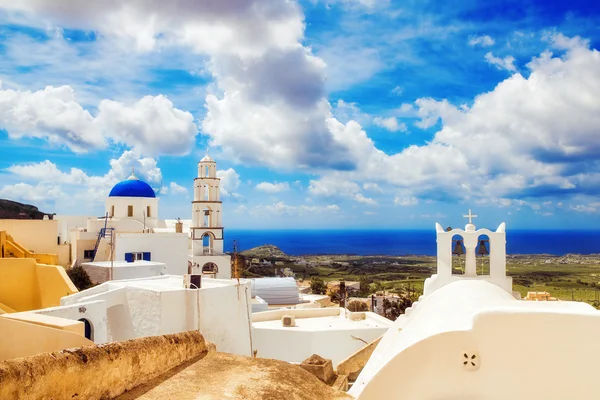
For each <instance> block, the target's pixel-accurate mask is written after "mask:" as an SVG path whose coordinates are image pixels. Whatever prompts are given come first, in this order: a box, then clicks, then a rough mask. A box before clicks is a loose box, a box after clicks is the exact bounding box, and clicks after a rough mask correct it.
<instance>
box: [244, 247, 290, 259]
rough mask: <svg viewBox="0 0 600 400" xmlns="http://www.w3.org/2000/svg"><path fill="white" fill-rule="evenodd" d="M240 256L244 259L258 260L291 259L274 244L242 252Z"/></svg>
mask: <svg viewBox="0 0 600 400" xmlns="http://www.w3.org/2000/svg"><path fill="white" fill-rule="evenodd" d="M240 254H241V255H243V256H244V257H256V258H289V256H288V255H287V254H285V253H284V252H283V251H281V249H280V248H279V247H277V246H274V245H272V244H265V245H263V246H258V247H254V248H252V249H249V250H245V251H242V252H241V253H240Z"/></svg>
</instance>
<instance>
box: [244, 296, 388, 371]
mask: <svg viewBox="0 0 600 400" xmlns="http://www.w3.org/2000/svg"><path fill="white" fill-rule="evenodd" d="M340 311H341V310H340V308H319V309H300V310H277V311H266V312H262V313H258V314H254V315H253V321H254V322H253V334H254V335H253V341H254V348H255V349H256V350H257V351H258V353H257V356H258V357H262V358H274V359H277V360H283V361H287V362H291V363H300V362H302V361H304V360H305V359H307V358H308V357H310V356H311V355H313V354H318V355H320V356H321V357H323V358H327V359H330V360H331V361H332V362H333V365H334V367H336V366H337V365H338V364H339V363H340V362H341V361H342V360H344V359H345V358H347V357H348V356H350V355H352V354H353V353H354V352H356V351H358V350H360V349H361V348H363V347H364V346H365V345H366V344H367V343H370V342H372V341H374V340H375V339H377V338H378V337H380V336H381V335H383V334H384V333H385V332H386V331H387V330H388V328H389V326H390V325H391V324H392V321H390V320H387V319H385V318H383V317H381V316H379V315H377V314H374V313H370V312H367V313H365V315H366V319H365V320H358V321H351V320H350V319H348V318H346V317H345V315H344V312H343V311H342V313H341V314H340ZM284 315H294V316H295V317H296V325H297V326H296V327H284V326H283V325H282V323H281V317H282V316H284Z"/></svg>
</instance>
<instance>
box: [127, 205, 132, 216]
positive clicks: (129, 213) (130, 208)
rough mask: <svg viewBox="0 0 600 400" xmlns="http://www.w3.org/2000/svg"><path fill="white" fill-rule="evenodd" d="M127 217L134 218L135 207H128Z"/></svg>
mask: <svg viewBox="0 0 600 400" xmlns="http://www.w3.org/2000/svg"><path fill="white" fill-rule="evenodd" d="M127 216H128V217H133V206H131V205H129V206H127Z"/></svg>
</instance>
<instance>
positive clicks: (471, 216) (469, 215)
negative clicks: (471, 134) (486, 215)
mask: <svg viewBox="0 0 600 400" xmlns="http://www.w3.org/2000/svg"><path fill="white" fill-rule="evenodd" d="M463 218H469V224H472V223H473V218H477V215H475V214H472V213H471V209H470V208H469V214H467V215H463Z"/></svg>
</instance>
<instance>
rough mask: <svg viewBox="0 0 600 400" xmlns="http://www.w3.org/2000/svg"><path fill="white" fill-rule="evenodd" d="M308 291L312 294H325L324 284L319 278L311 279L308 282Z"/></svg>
mask: <svg viewBox="0 0 600 400" xmlns="http://www.w3.org/2000/svg"><path fill="white" fill-rule="evenodd" d="M310 290H311V291H312V292H313V294H325V290H326V286H325V282H323V279H321V278H312V280H311V281H310Z"/></svg>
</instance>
